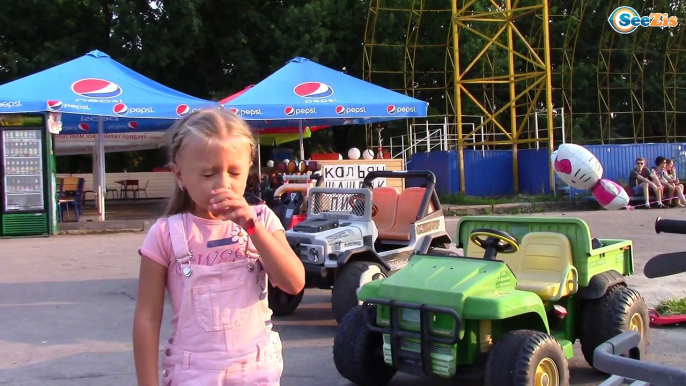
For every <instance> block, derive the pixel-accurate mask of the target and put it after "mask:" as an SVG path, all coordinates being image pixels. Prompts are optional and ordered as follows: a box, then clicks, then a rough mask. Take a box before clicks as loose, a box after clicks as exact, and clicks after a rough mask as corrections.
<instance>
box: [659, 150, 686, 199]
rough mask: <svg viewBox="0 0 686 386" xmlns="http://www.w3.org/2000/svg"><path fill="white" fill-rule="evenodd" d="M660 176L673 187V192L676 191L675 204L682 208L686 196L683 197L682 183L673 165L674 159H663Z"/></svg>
mask: <svg viewBox="0 0 686 386" xmlns="http://www.w3.org/2000/svg"><path fill="white" fill-rule="evenodd" d="M662 177H663V178H664V179H665V181H667V183H668V184H670V185H671V186H673V187H674V192H675V193H676V195H677V197H679V200H678V202H677V204H676V205H677V206H679V207H681V208H684V207H686V197H684V185H683V184H682V183H681V182H680V181H679V178H678V177H677V173H676V168H675V167H674V160H672V159H667V160H665V166H664V168H663V171H662Z"/></svg>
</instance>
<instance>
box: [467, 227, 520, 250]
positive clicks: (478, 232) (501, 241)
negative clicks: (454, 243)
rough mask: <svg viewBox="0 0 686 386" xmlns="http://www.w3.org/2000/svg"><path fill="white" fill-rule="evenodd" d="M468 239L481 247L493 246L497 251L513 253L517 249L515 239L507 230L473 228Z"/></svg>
mask: <svg viewBox="0 0 686 386" xmlns="http://www.w3.org/2000/svg"><path fill="white" fill-rule="evenodd" d="M469 240H470V241H471V242H473V243H474V244H476V245H478V246H480V247H481V248H483V249H488V248H495V251H496V252H498V253H515V252H517V251H518V250H519V243H518V242H517V239H515V238H514V237H512V235H510V234H509V233H507V232H503V231H497V230H494V229H475V230H473V231H472V233H470V234H469Z"/></svg>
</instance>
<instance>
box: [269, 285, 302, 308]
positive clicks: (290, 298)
mask: <svg viewBox="0 0 686 386" xmlns="http://www.w3.org/2000/svg"><path fill="white" fill-rule="evenodd" d="M304 294H305V290H304V289H303V290H302V291H300V293H299V294H297V295H291V294H288V293H285V292H283V291H282V290H281V289H280V288H278V287H274V286H272V283H269V293H268V300H269V308H271V309H272V313H273V314H274V316H286V315H290V314H292V313H293V311H295V309H296V308H298V305H300V302H301V301H302V300H303V295H304Z"/></svg>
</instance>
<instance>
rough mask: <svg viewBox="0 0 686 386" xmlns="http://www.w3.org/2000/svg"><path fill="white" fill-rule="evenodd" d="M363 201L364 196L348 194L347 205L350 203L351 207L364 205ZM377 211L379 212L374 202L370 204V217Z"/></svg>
mask: <svg viewBox="0 0 686 386" xmlns="http://www.w3.org/2000/svg"><path fill="white" fill-rule="evenodd" d="M364 202H365V199H364V197H362V196H359V195H355V196H350V198H348V205H350V206H351V207H353V208H355V207H356V206H358V205H359V206H361V207H364ZM377 213H379V208H377V206H376V204H372V217H374V216H376V214H377Z"/></svg>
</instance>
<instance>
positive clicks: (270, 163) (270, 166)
mask: <svg viewBox="0 0 686 386" xmlns="http://www.w3.org/2000/svg"><path fill="white" fill-rule="evenodd" d="M267 167H268V168H273V167H274V161H272V160H269V161H267Z"/></svg>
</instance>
